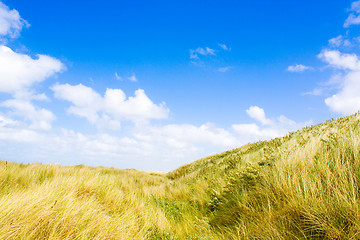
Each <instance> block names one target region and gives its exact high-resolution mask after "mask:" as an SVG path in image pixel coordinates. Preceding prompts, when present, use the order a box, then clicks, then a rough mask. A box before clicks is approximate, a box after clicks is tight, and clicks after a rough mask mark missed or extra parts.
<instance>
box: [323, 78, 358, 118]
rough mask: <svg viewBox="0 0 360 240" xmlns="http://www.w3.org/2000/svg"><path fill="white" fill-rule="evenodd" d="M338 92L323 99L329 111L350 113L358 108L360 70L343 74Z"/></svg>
mask: <svg viewBox="0 0 360 240" xmlns="http://www.w3.org/2000/svg"><path fill="white" fill-rule="evenodd" d="M341 86H342V87H341V89H340V91H339V92H338V93H336V94H334V95H332V96H331V97H329V98H326V99H325V104H326V105H327V106H328V107H329V108H330V110H331V111H333V112H336V113H341V114H344V115H350V114H353V113H355V112H357V111H359V110H360V71H352V72H350V73H348V74H346V75H345V77H344V78H343V83H342V84H341Z"/></svg>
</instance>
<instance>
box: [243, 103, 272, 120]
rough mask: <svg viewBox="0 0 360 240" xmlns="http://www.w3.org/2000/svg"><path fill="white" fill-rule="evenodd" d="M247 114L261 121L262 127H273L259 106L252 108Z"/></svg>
mask: <svg viewBox="0 0 360 240" xmlns="http://www.w3.org/2000/svg"><path fill="white" fill-rule="evenodd" d="M246 113H247V114H248V115H249V116H250V117H251V118H253V119H255V120H257V121H259V122H260V123H261V124H262V125H271V124H272V121H271V120H270V119H268V118H266V115H265V112H264V109H262V108H259V107H258V106H251V107H250V108H249V109H248V110H246Z"/></svg>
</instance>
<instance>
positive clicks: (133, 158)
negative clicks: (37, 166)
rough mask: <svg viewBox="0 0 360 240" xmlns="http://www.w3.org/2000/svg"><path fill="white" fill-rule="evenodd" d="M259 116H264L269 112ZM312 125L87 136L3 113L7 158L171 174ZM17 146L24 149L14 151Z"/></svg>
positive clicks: (0, 138)
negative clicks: (35, 126)
mask: <svg viewBox="0 0 360 240" xmlns="http://www.w3.org/2000/svg"><path fill="white" fill-rule="evenodd" d="M80 102H81V101H80ZM259 109H260V108H259ZM254 112H256V111H254ZM260 112H262V111H260ZM258 115H260V116H261V117H264V115H265V113H264V114H262V113H260V114H258ZM261 117H260V119H261ZM257 118H259V117H257ZM265 119H267V118H266V117H265ZM310 123H311V122H307V123H295V122H294V121H292V120H290V119H288V118H286V117H284V116H280V117H279V118H278V119H277V120H276V121H275V120H274V121H272V124H271V125H266V126H258V125H257V124H255V123H251V124H234V125H232V127H231V128H230V129H224V128H220V127H217V126H215V125H214V124H211V123H206V124H203V125H201V126H194V125H191V124H168V125H163V126H154V125H151V124H141V125H135V126H134V127H133V128H132V129H131V130H130V132H129V133H128V134H124V133H122V134H121V135H122V136H123V137H119V136H116V135H115V133H114V132H112V133H111V135H110V134H107V133H98V134H82V133H80V132H75V131H72V130H67V129H61V130H56V129H55V130H53V131H50V132H39V131H34V130H32V129H27V128H26V126H23V125H21V124H20V125H19V123H18V122H16V121H14V120H12V119H9V118H6V117H3V116H2V115H1V114H0V126H1V128H0V145H1V146H2V149H3V150H4V151H3V152H2V154H3V155H2V156H3V158H9V156H12V157H15V158H17V159H21V161H24V162H31V161H32V162H34V161H36V162H38V161H40V162H43V163H56V162H60V163H61V164H65V165H66V164H70V165H74V164H86V165H95V166H97V165H103V166H115V167H119V168H126V167H131V168H138V169H145V170H163V171H169V170H171V169H175V168H176V167H178V166H180V165H183V164H185V163H188V162H192V161H194V160H196V159H199V158H200V157H205V156H207V155H209V154H213V153H217V152H222V151H225V150H229V149H233V148H235V147H239V146H241V145H243V144H246V143H248V142H254V141H258V140H265V139H270V138H273V137H279V136H282V135H285V134H287V133H288V132H289V131H293V130H297V129H299V128H301V127H304V126H305V125H307V124H310ZM14 145H15V146H16V148H17V149H21V151H11V148H12V146H14ZM29 152H32V154H29Z"/></svg>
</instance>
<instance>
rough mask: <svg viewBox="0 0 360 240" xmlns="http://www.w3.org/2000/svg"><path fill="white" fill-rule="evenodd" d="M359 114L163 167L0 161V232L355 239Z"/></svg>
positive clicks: (17, 235)
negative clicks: (155, 169)
mask: <svg viewBox="0 0 360 240" xmlns="http://www.w3.org/2000/svg"><path fill="white" fill-rule="evenodd" d="M359 187H360V115H358V114H356V115H352V116H350V117H345V118H340V119H337V120H333V121H328V122H326V123H322V124H319V125H317V126H311V127H307V128H305V129H303V130H301V131H297V132H294V133H290V134H288V135H287V136H284V137H282V138H276V139H273V140H270V141H263V142H257V143H252V144H247V145H245V146H243V147H240V148H238V149H234V150H231V151H227V152H224V153H221V154H217V155H214V156H210V157H207V158H204V159H200V160H198V161H195V162H193V163H191V164H188V165H185V166H182V167H180V168H178V169H176V170H175V171H173V172H170V173H167V174H165V173H156V172H143V171H136V170H131V169H128V170H119V169H114V168H104V167H97V168H93V167H87V166H75V167H61V166H57V165H41V164H31V165H24V164H16V163H8V162H5V161H1V162H0V239H189V240H190V239H360V198H359V194H360V192H359V191H360V188H359Z"/></svg>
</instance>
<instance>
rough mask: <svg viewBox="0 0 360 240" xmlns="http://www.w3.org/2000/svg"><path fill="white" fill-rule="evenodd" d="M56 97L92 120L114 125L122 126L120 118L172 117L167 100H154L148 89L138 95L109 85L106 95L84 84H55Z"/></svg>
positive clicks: (138, 91)
mask: <svg viewBox="0 0 360 240" xmlns="http://www.w3.org/2000/svg"><path fill="white" fill-rule="evenodd" d="M51 89H52V90H53V91H54V94H55V97H57V98H59V99H63V100H66V101H69V102H71V103H72V105H71V106H70V107H69V108H68V110H67V111H68V113H70V114H73V115H77V116H80V117H84V118H86V119H87V120H88V121H89V122H90V123H92V124H95V125H98V126H102V125H103V123H106V124H107V125H108V126H112V128H113V129H118V128H119V127H120V122H119V121H120V120H130V121H133V122H138V121H146V120H150V119H164V118H167V117H168V114H169V109H168V108H167V107H166V105H165V103H160V104H154V103H153V102H152V101H151V100H150V99H149V98H148V96H147V95H146V94H145V91H144V90H142V89H138V90H137V91H135V96H133V97H128V98H127V97H126V95H125V93H124V92H123V91H122V90H121V89H107V90H106V92H105V95H104V96H100V94H99V93H97V92H96V91H95V90H93V89H92V88H90V87H87V86H84V85H82V84H78V85H70V84H56V85H54V86H52V87H51Z"/></svg>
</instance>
